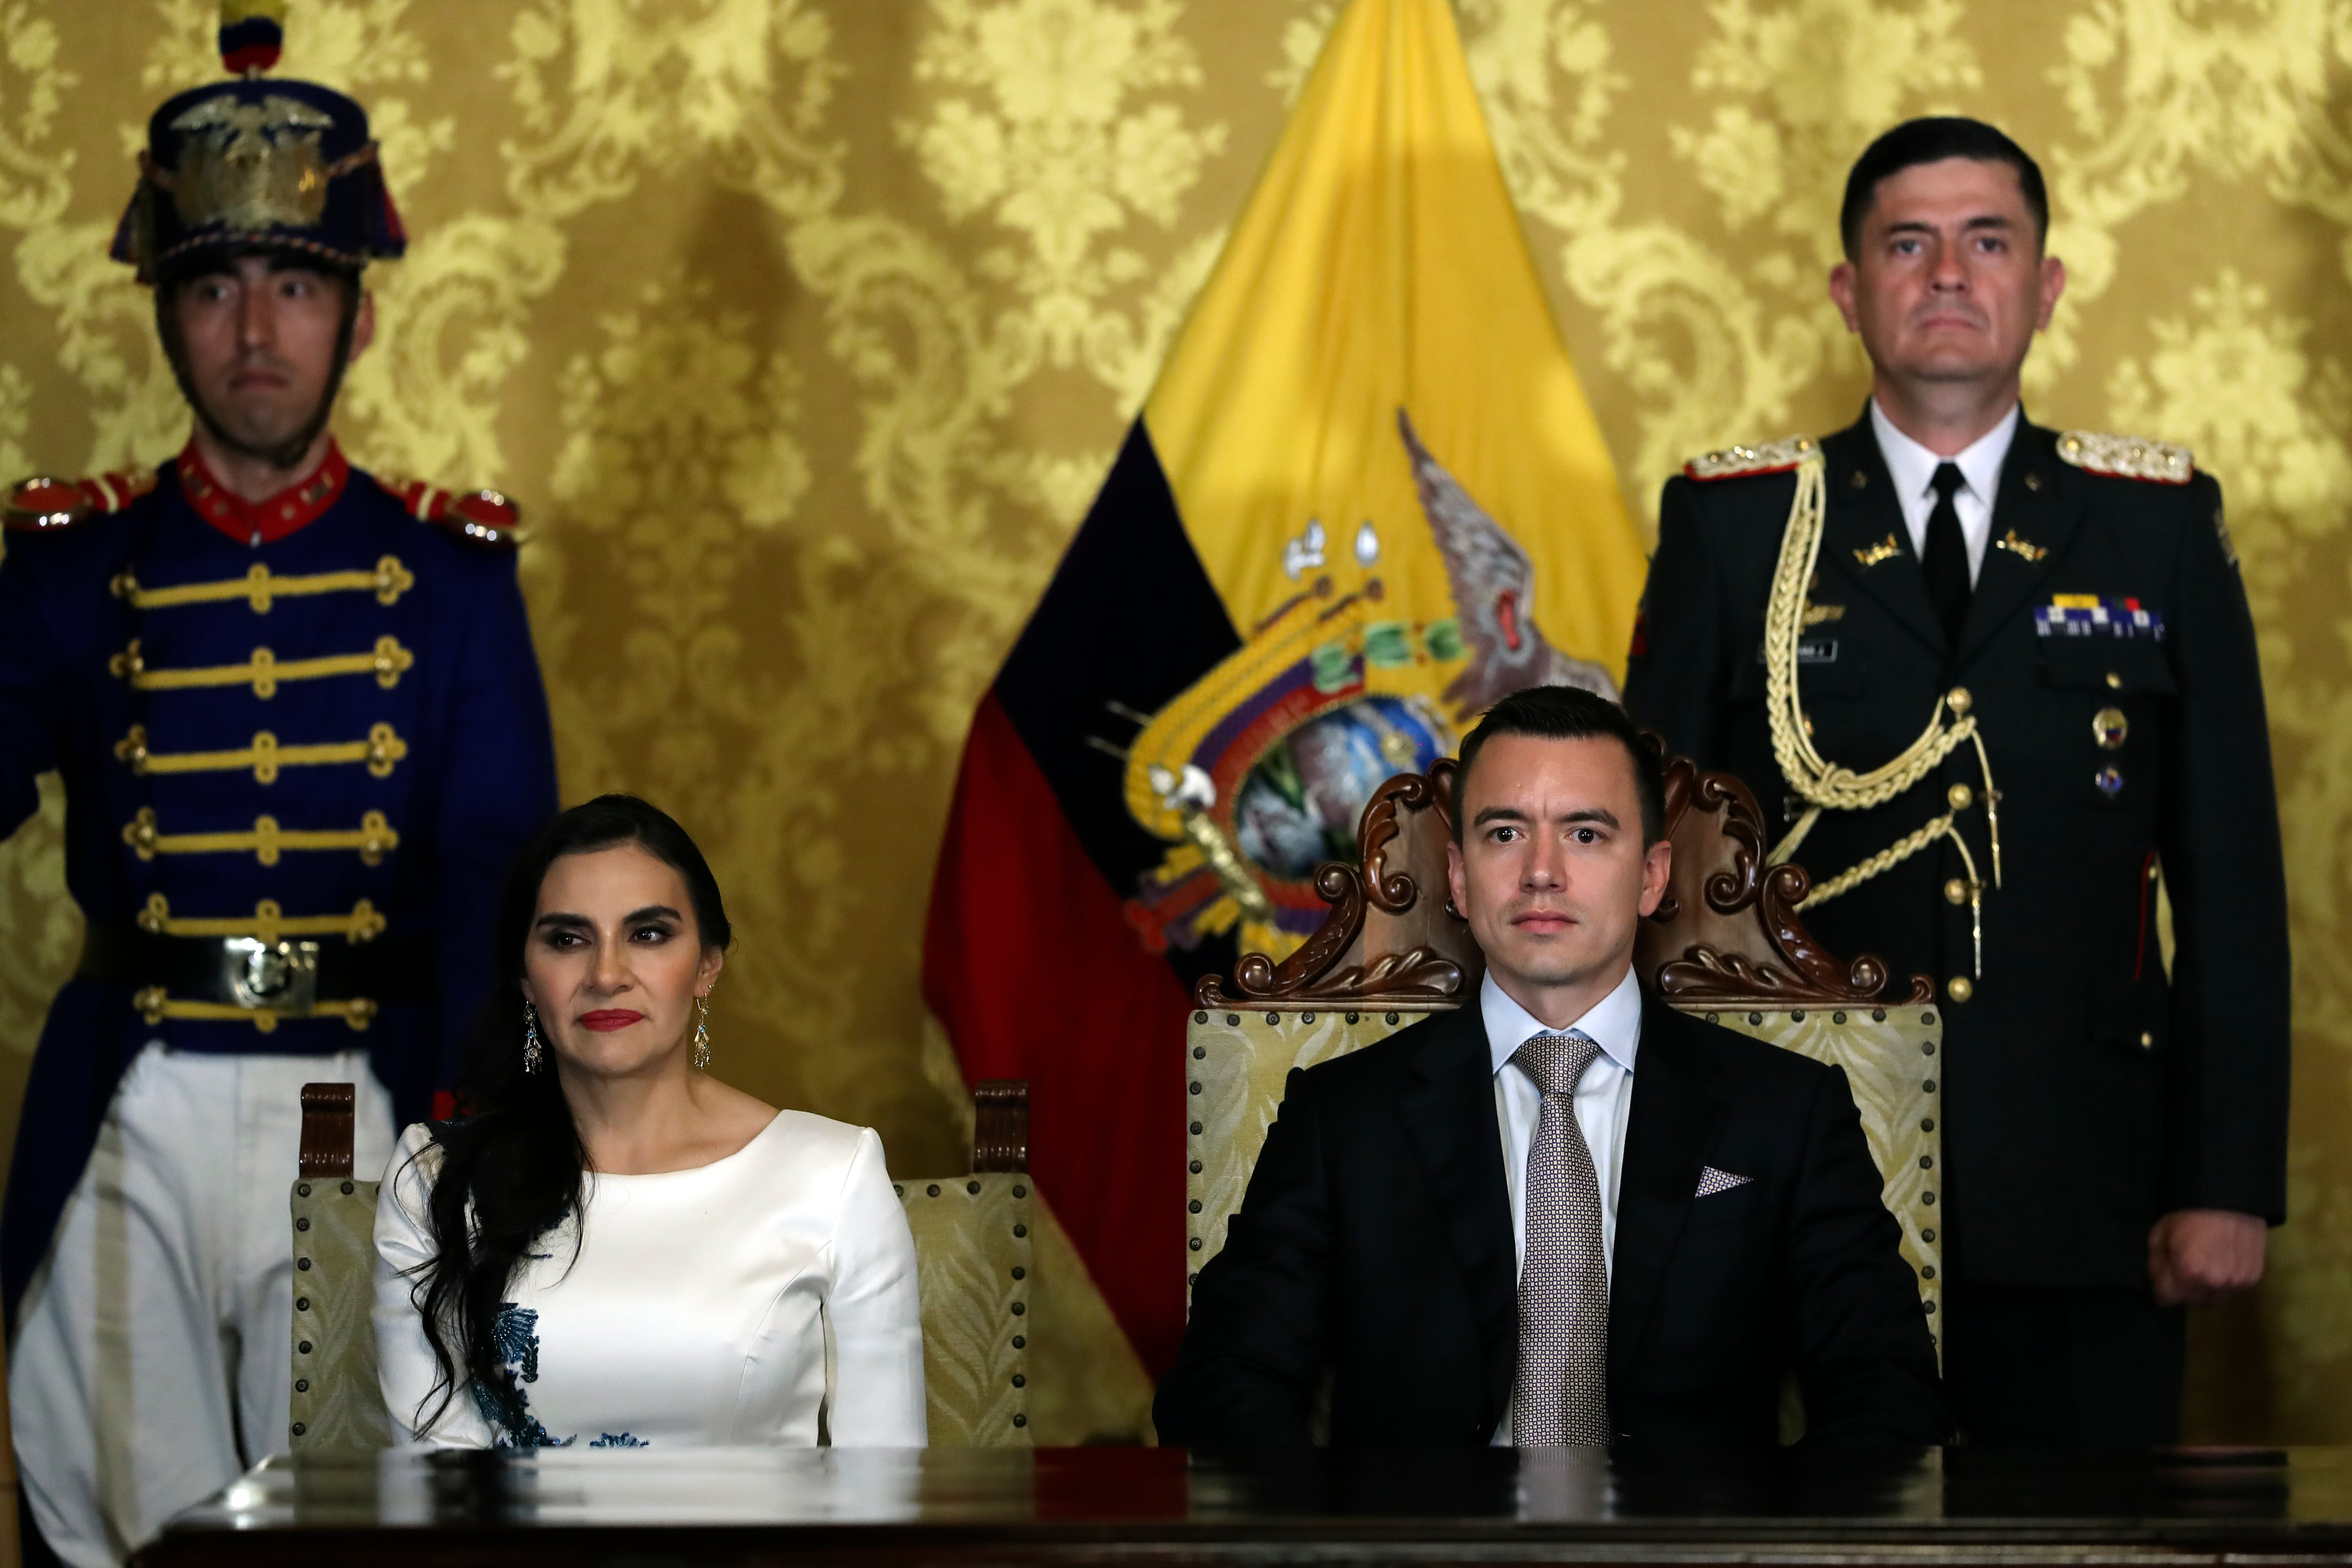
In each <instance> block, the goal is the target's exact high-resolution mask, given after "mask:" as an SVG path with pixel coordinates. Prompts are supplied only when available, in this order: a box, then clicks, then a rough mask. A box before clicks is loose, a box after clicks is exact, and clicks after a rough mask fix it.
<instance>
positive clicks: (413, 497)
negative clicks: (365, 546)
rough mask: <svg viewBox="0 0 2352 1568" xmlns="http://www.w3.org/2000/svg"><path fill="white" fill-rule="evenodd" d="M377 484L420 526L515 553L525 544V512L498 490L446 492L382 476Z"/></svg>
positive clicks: (377, 479)
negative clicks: (523, 519) (444, 530)
mask: <svg viewBox="0 0 2352 1568" xmlns="http://www.w3.org/2000/svg"><path fill="white" fill-rule="evenodd" d="M376 483H377V484H379V485H381V486H383V487H384V488H385V489H386V490H388V491H390V492H391V493H392V497H393V498H394V500H396V501H398V502H399V503H400V504H401V505H402V506H404V507H407V508H408V513H409V516H411V517H415V519H416V520H417V521H418V522H420V523H431V524H432V525H434V526H435V527H436V528H446V529H448V530H449V531H450V532H451V533H453V534H456V535H457V537H458V538H464V539H470V540H472V541H473V542H474V543H475V544H478V545H486V546H488V547H489V548H491V549H514V548H515V547H516V546H517V545H519V544H520V543H521V542H522V508H521V507H518V506H516V505H515V504H514V502H512V501H511V500H509V499H508V498H507V497H504V496H502V495H500V494H499V492H498V491H496V490H444V489H442V488H441V487H440V486H437V485H428V484H426V483H425V481H424V480H422V479H398V478H394V477H392V476H389V475H378V476H376Z"/></svg>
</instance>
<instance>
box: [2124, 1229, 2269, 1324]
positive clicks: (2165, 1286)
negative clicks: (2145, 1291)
mask: <svg viewBox="0 0 2352 1568" xmlns="http://www.w3.org/2000/svg"><path fill="white" fill-rule="evenodd" d="M2269 1229H2270V1228H2269V1226H2267V1225H2266V1224H2264V1223H2263V1218H2262V1217H2261V1216H2260V1215H2256V1214H2239V1213H2237V1212H2235V1211H2234V1210H2231V1209H2227V1208H2180V1209H2175V1210H2174V1211H2173V1212H2172V1213H2170V1214H2168V1215H2166V1216H2165V1217H2164V1218H2161V1219H2159V1220H2158V1221H2157V1222H2156V1226H2155V1228H2153V1229H2151V1230H2150V1231H2149V1232H2148V1233H2147V1278H2148V1282H2149V1283H2150V1284H2151V1285H2153V1286H2154V1287H2155V1288H2156V1299H2157V1301H2158V1304H2159V1305H2162V1306H2167V1307H2183V1306H2186V1307H2210V1306H2211V1305H2212V1304H2213V1303H2214V1302H2216V1301H2221V1300H2222V1299H2224V1298H2225V1297H2229V1296H2234V1295H2236V1294H2237V1293H2238V1292H2239V1291H2243V1290H2249V1289H2251V1288H2252V1286H2254V1285H2255V1284H2257V1283H2259V1282H2260V1281H2261V1280H2262V1277H2263V1242H2264V1240H2265V1239H2267V1233H2268V1231H2269Z"/></svg>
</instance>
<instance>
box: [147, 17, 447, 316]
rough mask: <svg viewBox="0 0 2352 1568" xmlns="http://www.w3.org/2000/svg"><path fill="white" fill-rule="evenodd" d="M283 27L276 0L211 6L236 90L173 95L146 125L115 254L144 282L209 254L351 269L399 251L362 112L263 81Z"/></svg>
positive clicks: (331, 95) (322, 95)
mask: <svg viewBox="0 0 2352 1568" xmlns="http://www.w3.org/2000/svg"><path fill="white" fill-rule="evenodd" d="M285 22H286V7H285V5H284V0H221V8H220V47H221V63H222V65H223V66H225V67H226V68H227V69H228V71H229V72H230V74H231V75H233V76H235V77H236V78H238V79H236V80H234V81H227V82H218V83H215V84H214V85H212V86H210V87H201V88H196V89H193V90H191V91H188V92H184V93H181V94H179V95H178V96H177V97H175V98H173V99H171V100H170V101H169V102H167V103H165V104H164V105H163V108H161V109H159V110H156V111H155V115H154V118H153V119H152V120H149V121H148V122H147V148H146V151H145V152H142V153H141V154H140V158H139V188H138V190H137V191H135V192H133V193H132V194H131V205H130V207H129V209H128V210H127V211H125V212H124V214H122V222H121V225H119V226H118V227H117V228H116V230H115V235H114V245H113V256H114V259H115V260H117V261H122V262H129V263H131V265H132V266H134V267H137V268H138V269H139V280H140V281H141V282H142V283H152V282H154V281H155V280H156V279H157V278H158V277H166V276H170V275H172V274H174V273H179V272H184V270H185V269H186V267H188V266H189V265H190V264H191V263H193V262H195V261H199V260H201V259H202V258H203V256H205V254H206V253H208V252H222V251H228V252H244V251H254V250H283V251H288V252H292V253H296V254H299V255H302V256H310V257H312V258H315V259H316V260H318V261H320V262H322V263H324V264H326V265H329V266H332V267H347V268H351V269H353V270H356V269H358V268H360V267H365V266H366V265H367V264H368V263H369V262H370V261H372V260H374V259H376V258H377V257H380V256H384V257H388V256H399V255H401V254H402V253H403V252H404V251H405V250H406V249H407V248H408V235H407V231H406V230H405V229H404V228H403V227H402V226H401V222H400V213H399V211H398V209H396V208H395V207H394V205H393V201H392V193H391V191H390V190H389V189H387V188H386V186H385V184H384V180H383V168H382V166H381V164H380V163H379V162H377V156H376V144H375V141H374V140H373V138H372V137H371V136H370V135H369V134H368V118H367V111H366V110H363V109H362V108H361V107H360V106H359V105H358V104H356V103H354V102H353V101H352V99H348V98H346V97H344V96H343V95H342V94H341V93H339V92H336V91H334V90H333V89H331V88H324V87H320V85H318V84H317V83H316V82H307V81H288V80H281V79H279V78H274V77H265V76H264V75H262V73H263V72H264V71H266V70H268V68H270V67H271V66H273V65H275V64H276V63H277V62H278V51H279V49H280V48H281V47H283V46H284V43H285V36H286V29H285Z"/></svg>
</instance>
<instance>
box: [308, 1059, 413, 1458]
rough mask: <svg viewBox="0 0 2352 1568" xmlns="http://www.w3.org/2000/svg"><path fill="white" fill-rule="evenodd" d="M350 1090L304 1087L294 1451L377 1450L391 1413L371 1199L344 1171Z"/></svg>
mask: <svg viewBox="0 0 2352 1568" xmlns="http://www.w3.org/2000/svg"><path fill="white" fill-rule="evenodd" d="M352 1096H353V1089H352V1085H351V1084H349V1083H305V1084H304V1085H302V1150H301V1157H300V1161H299V1165H298V1166H297V1172H296V1176H295V1179H294V1190H293V1193H292V1194H291V1197H290V1201H291V1204H292V1207H293V1210H294V1394H293V1398H292V1400H291V1403H290V1406H289V1409H288V1412H287V1427H286V1431H287V1441H288V1443H289V1445H290V1446H291V1447H292V1448H296V1449H298V1450H299V1449H306V1448H387V1447H389V1446H390V1445H391V1443H392V1416H390V1415H389V1414H388V1413H387V1412H386V1411H385V1409H384V1407H383V1388H382V1386H381V1385H379V1384H378V1382H377V1381H376V1366H375V1331H374V1324H373V1317H372V1315H371V1314H372V1313H373V1310H374V1307H375V1199H376V1189H377V1187H378V1186H379V1185H380V1184H378V1183H376V1182H372V1181H361V1180H358V1179H357V1178H356V1177H355V1176H353V1174H352V1115H353V1110H352Z"/></svg>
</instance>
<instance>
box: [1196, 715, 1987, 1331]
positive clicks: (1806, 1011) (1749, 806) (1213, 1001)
mask: <svg viewBox="0 0 2352 1568" xmlns="http://www.w3.org/2000/svg"><path fill="white" fill-rule="evenodd" d="M1648 738H1649V741H1650V743H1651V744H1652V745H1654V746H1657V745H1658V742H1657V739H1656V737H1648ZM1659 749H1660V750H1661V751H1662V752H1663V749H1664V748H1663V747H1659ZM1456 766H1457V765H1456V764H1455V763H1454V761H1453V760H1452V759H1451V758H1447V759H1444V760H1442V761H1440V762H1438V763H1437V764H1436V766H1435V767H1433V768H1432V769H1431V770H1430V771H1429V773H1427V774H1426V775H1423V774H1417V773H1408V774H1401V775H1399V776H1398V777H1396V778H1394V779H1390V780H1389V781H1388V782H1387V783H1386V784H1384V785H1382V786H1381V788H1380V789H1379V790H1378V791H1377V792H1376V793H1375V794H1374V795H1373V796H1372V799H1371V800H1370V802H1369V803H1368V804H1367V805H1366V806H1365V808H1364V814H1363V817H1362V819H1361V821H1360V828H1359V832H1358V841H1357V849H1358V860H1359V863H1358V865H1356V866H1348V865H1342V864H1339V863H1338V862H1332V863H1329V864H1327V865H1325V866H1323V867H1322V868H1321V870H1320V871H1319V872H1318V873H1317V877H1316V887H1317V890H1318V892H1320V893H1321V894H1322V895H1323V897H1324V898H1325V899H1326V900H1328V902H1329V903H1330V905H1331V913H1330V915H1328V917H1327V919H1326V920H1325V922H1324V924H1323V925H1322V927H1321V928H1320V929H1319V930H1318V931H1317V932H1316V934H1315V935H1314V936H1312V937H1310V938H1309V939H1308V940H1307V944H1306V945H1305V946H1302V947H1300V948H1299V949H1298V950H1297V952H1296V953H1293V954H1292V955H1291V956H1289V957H1288V958H1286V959H1285V960H1283V961H1282V962H1281V963H1279V964H1277V963H1275V962H1273V961H1272V960H1271V959H1269V958H1267V957H1266V956H1265V955H1264V954H1255V953H1254V954H1249V955H1246V956H1244V957H1243V958H1242V959H1241V961H1240V962H1239V963H1237V964H1236V965H1235V966H1234V977H1233V982H1232V985H1231V987H1230V988H1228V987H1227V986H1226V985H1225V983H1224V982H1223V980H1222V979H1221V978H1220V977H1217V976H1210V977H1206V978H1204V979H1203V980H1202V982H1201V984H1200V986H1199V988H1197V990H1196V991H1195V993H1194V998H1193V1000H1194V1010H1193V1012H1192V1020H1191V1026H1190V1029H1189V1030H1188V1034H1187V1040H1186V1061H1185V1067H1186V1068H1187V1070H1188V1071H1187V1074H1186V1076H1187V1087H1188V1089H1189V1091H1190V1092H1189V1094H1188V1096H1187V1099H1186V1106H1187V1110H1188V1114H1189V1121H1188V1144H1189V1147H1188V1149H1187V1169H1188V1171H1189V1173H1190V1174H1189V1177H1188V1181H1189V1186H1190V1189H1191V1190H1190V1191H1189V1192H1188V1193H1187V1195H1186V1197H1187V1199H1188V1201H1187V1203H1186V1209H1187V1235H1186V1238H1185V1247H1186V1249H1187V1250H1186V1259H1185V1266H1186V1270H1187V1278H1188V1279H1190V1278H1192V1277H1193V1276H1195V1275H1197V1274H1198V1272H1199V1270H1200V1268H1201V1265H1202V1263H1204V1262H1206V1261H1207V1260H1209V1259H1210V1258H1213V1257H1214V1256H1215V1255H1216V1253H1217V1250H1218V1249H1220V1248H1221V1247H1223V1245H1224V1239H1225V1224H1226V1221H1227V1220H1228V1218H1230V1217H1231V1216H1232V1215H1233V1213H1234V1210H1236V1209H1237V1208H1239V1207H1241V1198H1242V1193H1243V1191H1244V1188H1246V1187H1247V1186H1248V1185H1249V1176H1250V1171H1251V1169H1252V1168H1253V1167H1254V1166H1255V1164H1256V1161H1257V1155H1258V1150H1259V1149H1260V1148H1261V1147H1262V1146H1263V1145H1264V1144H1265V1133H1266V1129H1267V1128H1268V1127H1269V1126H1270V1125H1272V1124H1273V1121H1274V1117H1275V1113H1276V1110H1277V1109H1278V1108H1279V1106H1280V1103H1281V1099H1282V1088H1283V1082H1284V1080H1285V1079H1286V1077H1287V1076H1288V1075H1289V1072H1290V1071H1291V1069H1293V1068H1295V1067H1310V1066H1313V1065H1314V1064H1315V1063H1317V1062H1318V1061H1327V1060H1328V1059H1330V1058H1332V1057H1335V1056H1339V1055H1343V1054H1345V1053H1346V1052H1348V1051H1354V1050H1358V1049H1360V1047H1363V1046H1366V1045H1369V1044H1370V1043H1371V1042H1372V1041H1374V1040H1379V1039H1381V1038H1382V1037H1383V1036H1386V1035H1390V1034H1393V1033H1394V1032H1396V1031H1397V1030H1401V1029H1403V1028H1406V1027H1407V1026H1409V1025H1411V1024H1412V1023H1414V1022H1417V1021H1418V1020H1420V1019H1423V1018H1424V1017H1426V1016H1428V1015H1429V1014H1430V1013H1431V1012H1433V1011H1436V1010H1439V1009H1449V1008H1456V1007H1462V1006H1465V1005H1471V1004H1475V1001H1476V999H1477V995H1478V981H1479V979H1480V977H1481V976H1482V974H1483V972H1484V969H1485V965H1484V962H1483V960H1482V959H1481V958H1480V956H1479V954H1478V949H1477V946H1476V945H1475V943H1474V942H1473V941H1472V940H1471V937H1470V930H1469V926H1468V925H1467V924H1466V923H1465V922H1464V921H1463V920H1462V918H1461V917H1460V916H1459V915H1455V914H1454V911H1453V908H1452V904H1451V900H1450V898H1449V896H1448V894H1447V883H1446V871H1445V851H1446V844H1447V841H1449V839H1450V838H1451V837H1452V833H1453V825H1452V824H1453V817H1452V811H1453V786H1454V775H1455V771H1456ZM1665 775H1666V819H1665V826H1666V837H1667V839H1668V840H1669V841H1671V842H1672V843H1673V845H1674V850H1675V855H1674V871H1673V873H1672V877H1671V879H1670V881H1669V882H1668V883H1667V888H1666V895H1665V897H1664V899H1663V900H1661V901H1660V904H1659V906H1658V910H1657V913H1656V914H1655V915H1652V916H1651V917H1650V918H1649V919H1648V920H1646V921H1644V922H1643V926H1642V930H1641V934H1640V936H1639V937H1638V938H1637V940H1636V945H1635V947H1634V955H1633V961H1634V965H1635V967H1636V969H1637V971H1638V972H1639V974H1640V975H1641V977H1642V983H1643V985H1644V986H1645V987H1647V988H1651V989H1652V990H1654V992H1656V993H1657V994H1658V995H1659V996H1661V997H1662V998H1664V999H1665V1000H1666V1001H1667V1002H1668V1003H1669V1004H1670V1005H1672V1006H1674V1007H1675V1008H1678V1009H1682V1010H1684V1011H1686V1012H1692V1013H1696V1014H1699V1015H1701V1016H1704V1017H1705V1018H1706V1019H1708V1021H1710V1022H1715V1023H1720V1024H1723V1025H1725V1026H1727V1027H1728V1028H1731V1029H1735V1030H1739V1031H1740V1032H1741V1033H1743V1034H1749V1035H1753V1036H1755V1037H1757V1038H1758V1039H1760V1040H1769V1041H1770V1042H1771V1043H1773V1044H1775V1045H1780V1046H1783V1047H1786V1048H1787V1049H1789V1050H1791V1051H1802V1052H1804V1053H1805V1054H1806V1055H1808V1056H1811V1057H1814V1058H1817V1059H1818V1060H1821V1061H1830V1062H1834V1063H1836V1064H1837V1065H1838V1066H1841V1067H1843V1068H1844V1069H1845V1071H1846V1077H1847V1080H1848V1082H1851V1083H1852V1084H1853V1094H1854V1103H1855V1105H1856V1106H1857V1108H1858V1109H1859V1110H1860V1112H1861V1115H1862V1124H1863V1130H1864V1134H1866V1135H1867V1137H1868V1138H1869V1141H1870V1145H1871V1153H1872V1155H1874V1156H1875V1157H1876V1159H1877V1161H1878V1168H1879V1171H1880V1173H1881V1174H1882V1176H1884V1178H1885V1197H1886V1206H1887V1208H1888V1209H1889V1211H1890V1212H1892V1213H1893V1214H1894V1215H1895V1218H1896V1219H1897V1220H1898V1221H1899V1222H1900V1223H1901V1226H1902V1229H1903V1252H1904V1257H1905V1258H1906V1260H1908V1261H1909V1262H1910V1264H1911V1266H1912V1268H1913V1269H1914V1270H1916V1272H1917V1274H1918V1276H1919V1293H1920V1299H1921V1301H1922V1303H1923V1305H1924V1307H1925V1309H1926V1311H1927V1312H1928V1313H1930V1314H1931V1317H1932V1314H1935V1313H1937V1312H1940V1311H1941V1298H1942V1295H1943V1280H1942V1272H1943V1271H1942V1268H1941V1264H1942V1248H1941V1244H1940V1241H1939V1240H1938V1228H1937V1223H1936V1204H1937V1193H1938V1189H1939V1188H1940V1186H1941V1184H1942V1176H1943V1147H1942V1139H1941V1135H1940V1134H1939V1133H1938V1132H1937V1116H1936V1110H1935V1106H1936V1101H1937V1089H1938V1085H1937V1076H1938V1070H1939V1065H1940V1064H1939V1063H1938V1061H1937V1051H1938V1050H1939V1048H1940V1046H1941V1043H1942V1037H1943V1025H1942V1019H1941V1016H1940V1014H1939V1013H1938V1011H1937V1008H1936V1007H1935V1005H1934V1002H1933V999H1932V998H1933V989H1932V987H1931V985H1930V982H1929V981H1928V979H1927V977H1925V976H1914V977H1911V978H1910V980H1909V981H1908V983H1907V984H1906V985H1904V986H1901V987H1895V988H1890V987H1889V986H1888V984H1887V982H1888V978H1889V977H1888V975H1887V972H1886V966H1885V964H1883V963H1882V962H1880V961H1879V960H1878V959H1876V958H1874V957H1868V956H1864V957H1857V958H1855V959H1853V961H1852V962H1850V963H1846V962H1841V961H1840V960H1838V959H1837V958H1835V957H1833V956H1831V955H1830V954H1829V953H1828V952H1826V951H1825V950H1823V948H1822V946H1821V944H1820V943H1818V942H1816V941H1815V940H1813V938H1812V936H1811V934H1810V933H1809V932H1807V931H1806V929H1805V926H1804V923H1803V922H1802V921H1801V920H1800V919H1799V918H1798V917H1797V906H1798V905H1799V904H1801V903H1802V902H1803V901H1804V897H1805V894H1807V893H1808V892H1810V891H1811V886H1812V879H1811V877H1810V876H1809V875H1808V874H1807V873H1806V872H1805V870H1804V868H1803V867H1801V866H1800V865H1797V864H1794V863H1792V862H1784V863H1782V864H1780V865H1777V866H1774V865H1767V864H1766V863H1765V855H1766V851H1767V847H1768V846H1767V841H1766V836H1765V831H1764V824H1763V818H1762V815H1761V813H1760V812H1759V810H1757V806H1756V798H1755V797H1754V796H1753V795H1752V794H1750V793H1749V792H1748V787H1747V786H1746V785H1745V784H1742V783H1741V782H1740V781H1739V780H1738V779H1735V778H1733V777H1732V776H1731V775H1730V774H1727V773H1702V772H1700V771H1699V769H1698V768H1697V767H1696V765H1695V764H1693V763H1692V762H1691V761H1690V760H1689V759H1688V758H1666V761H1665ZM1890 989H1891V990H1894V991H1895V992H1896V993H1897V994H1895V995H1888V994H1886V993H1888V992H1889V991H1890ZM1935 1326H1937V1327H1940V1324H1937V1325H1935ZM1938 1337H1939V1338H1940V1335H1939V1336H1938Z"/></svg>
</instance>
